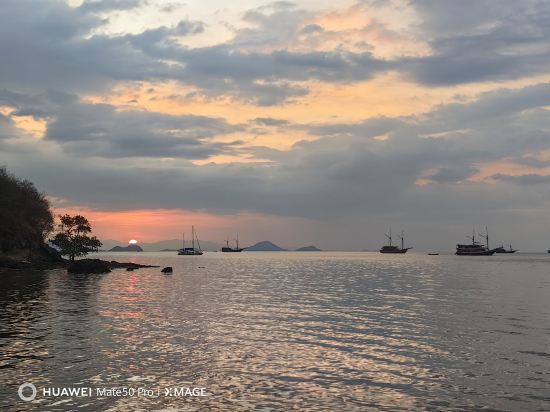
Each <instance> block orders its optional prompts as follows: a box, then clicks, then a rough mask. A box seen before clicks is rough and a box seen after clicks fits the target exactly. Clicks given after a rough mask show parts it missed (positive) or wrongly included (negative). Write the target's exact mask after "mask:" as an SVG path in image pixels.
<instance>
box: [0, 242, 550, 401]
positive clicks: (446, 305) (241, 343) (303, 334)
mask: <svg viewBox="0 0 550 412" xmlns="http://www.w3.org/2000/svg"><path fill="white" fill-rule="evenodd" d="M102 257H103V258H114V259H117V260H119V261H125V260H126V261H128V260H132V261H135V262H139V263H152V264H159V265H162V266H168V265H170V266H173V267H174V273H173V274H172V275H163V274H161V273H160V269H158V268H153V269H140V270H137V271H135V272H126V271H124V270H115V271H113V272H112V273H110V274H106V275H92V276H75V275H67V274H66V273H65V272H64V271H62V270H56V271H50V272H35V273H16V274H15V273H12V274H1V275H0V285H1V290H0V350H1V352H0V353H1V358H0V408H2V409H4V410H12V411H15V410H31V409H33V410H34V409H46V410H75V409H79V410H136V409H141V410H191V411H193V410H205V411H206V410H220V411H226V410H265V411H268V410H285V411H286V410H302V411H305V410H327V411H340V410H345V411H354V410H362V411H363V410H384V411H386V410H468V411H471V410H476V409H480V410H481V409H483V410H507V411H508V410H509V411H542V410H550V256H546V255H539V256H537V255H514V256H493V257H474V258H472V257H455V256H443V255H441V256H426V255H424V254H414V253H412V254H408V255H405V256H391V255H380V254H378V253H296V252H295V253H283V252H281V253H260V252H255V253H252V252H248V253H246V252H245V253H241V254H222V253H206V254H205V255H204V256H201V257H196V256H195V257H188V256H180V257H178V256H174V255H173V254H172V253H143V254H118V255H115V254H110V255H107V254H102ZM23 382H32V383H34V384H35V385H36V387H37V388H38V390H39V393H38V396H37V398H36V399H35V400H34V401H33V402H32V403H26V402H23V401H21V400H20V399H19V397H18V396H17V388H18V386H19V385H20V384H21V383H23ZM63 386H70V387H76V386H86V387H92V388H100V387H108V388H110V387H122V386H126V387H133V388H138V387H143V388H147V389H149V388H155V390H157V389H156V388H160V390H161V391H163V390H164V389H165V388H170V387H188V386H196V387H205V388H206V389H207V393H208V396H207V397H205V398H183V397H165V396H163V395H162V394H161V396H160V397H155V398H147V397H137V396H134V397H128V398H116V397H106V396H104V397H101V396H100V397H97V396H92V397H87V398H72V399H71V398H67V397H57V398H56V397H49V398H44V397H43V396H42V395H41V392H40V391H41V388H43V387H63ZM94 390H95V389H94Z"/></svg>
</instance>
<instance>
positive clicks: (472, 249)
mask: <svg viewBox="0 0 550 412" xmlns="http://www.w3.org/2000/svg"><path fill="white" fill-rule="evenodd" d="M479 236H481V237H483V238H484V239H485V241H486V246H483V245H482V244H480V243H479V242H477V241H476V237H475V228H474V230H473V231H472V236H468V238H470V239H472V243H471V244H467V245H461V244H458V245H456V254H457V255H459V256H491V255H492V254H494V253H495V249H489V231H488V230H487V227H485V234H484V235H479Z"/></svg>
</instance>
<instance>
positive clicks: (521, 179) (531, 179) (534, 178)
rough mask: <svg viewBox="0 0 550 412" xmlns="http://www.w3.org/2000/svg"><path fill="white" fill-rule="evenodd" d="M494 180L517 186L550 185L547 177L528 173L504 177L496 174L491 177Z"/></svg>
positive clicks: (549, 178) (549, 179) (549, 177)
mask: <svg viewBox="0 0 550 412" xmlns="http://www.w3.org/2000/svg"><path fill="white" fill-rule="evenodd" d="M491 177H492V178H493V179H495V180H501V181H503V182H510V183H515V184H518V185H538V184H542V183H550V176H549V175H539V174H536V173H529V174H525V175H519V176H515V175H505V174H501V173H497V174H495V175H492V176H491Z"/></svg>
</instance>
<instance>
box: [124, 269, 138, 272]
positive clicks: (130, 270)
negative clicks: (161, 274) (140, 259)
mask: <svg viewBox="0 0 550 412" xmlns="http://www.w3.org/2000/svg"><path fill="white" fill-rule="evenodd" d="M134 270H136V269H135V268H126V272H133V271H134Z"/></svg>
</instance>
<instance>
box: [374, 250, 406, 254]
mask: <svg viewBox="0 0 550 412" xmlns="http://www.w3.org/2000/svg"><path fill="white" fill-rule="evenodd" d="M407 250H409V249H395V250H380V253H384V254H394V255H402V254H403V253H407Z"/></svg>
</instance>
